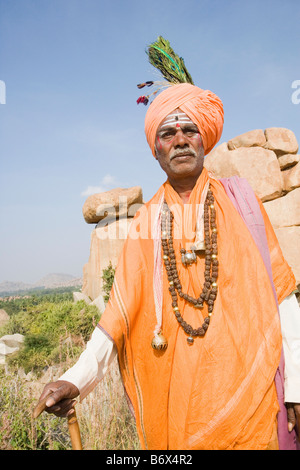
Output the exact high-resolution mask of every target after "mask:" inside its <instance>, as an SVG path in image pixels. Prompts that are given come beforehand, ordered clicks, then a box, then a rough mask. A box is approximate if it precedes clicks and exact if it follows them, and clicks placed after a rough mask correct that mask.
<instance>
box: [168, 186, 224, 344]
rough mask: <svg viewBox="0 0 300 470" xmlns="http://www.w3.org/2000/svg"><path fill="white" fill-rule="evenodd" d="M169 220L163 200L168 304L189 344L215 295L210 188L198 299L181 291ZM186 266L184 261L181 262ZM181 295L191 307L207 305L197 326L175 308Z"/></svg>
mask: <svg viewBox="0 0 300 470" xmlns="http://www.w3.org/2000/svg"><path fill="white" fill-rule="evenodd" d="M173 220H174V215H173V213H172V212H171V210H170V209H169V207H168V204H167V203H166V201H164V205H163V210H162V218H161V232H162V242H161V243H162V249H163V260H164V264H165V268H166V271H167V276H168V281H169V292H170V294H171V297H172V307H173V311H174V314H175V317H176V319H177V321H178V323H179V324H180V326H181V327H182V328H183V330H184V331H185V332H186V333H187V334H188V335H189V336H188V338H187V342H188V344H190V345H191V344H193V342H194V337H196V336H204V335H205V333H206V331H207V329H208V326H209V324H210V317H211V315H212V312H213V309H214V302H215V300H216V297H217V290H218V286H217V278H218V266H219V262H218V259H217V254H218V245H217V226H216V210H215V206H214V195H213V192H212V190H211V189H210V187H209V189H208V192H207V196H206V200H205V203H204V241H205V271H204V284H203V288H202V292H201V293H200V295H199V297H198V298H194V297H192V296H191V295H188V294H186V293H184V292H183V291H182V285H181V282H180V280H179V276H178V271H177V265H176V256H175V251H174V246H173ZM180 251H181V254H182V255H185V254H186V250H185V249H184V248H182V249H181V250H180ZM185 266H187V264H185ZM177 294H178V295H179V297H181V298H183V299H184V300H186V301H187V302H188V303H189V304H191V305H193V306H194V307H195V308H200V309H202V308H203V306H204V302H206V303H207V305H208V316H207V317H206V318H205V319H204V322H203V323H202V325H201V326H200V327H199V328H193V327H192V326H191V325H189V324H188V323H187V322H186V321H184V319H183V317H182V316H181V313H180V311H179V308H178V302H177V300H178V298H177Z"/></svg>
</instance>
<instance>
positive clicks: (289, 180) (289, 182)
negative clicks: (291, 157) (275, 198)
mask: <svg viewBox="0 0 300 470" xmlns="http://www.w3.org/2000/svg"><path fill="white" fill-rule="evenodd" d="M282 176H283V189H284V191H285V192H288V191H292V190H293V189H295V188H299V186H300V163H297V165H295V166H293V167H292V168H289V169H288V170H285V171H283V172H282Z"/></svg>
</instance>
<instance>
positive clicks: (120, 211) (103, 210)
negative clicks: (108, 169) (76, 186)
mask: <svg viewBox="0 0 300 470" xmlns="http://www.w3.org/2000/svg"><path fill="white" fill-rule="evenodd" d="M142 203H143V194H142V188H141V187H140V186H134V187H132V188H128V189H122V188H116V189H112V190H111V191H106V192H104V193H99V194H92V195H91V196H89V197H88V198H87V200H86V201H85V203H84V205H83V208H82V213H83V216H84V219H85V221H86V222H87V223H88V224H97V223H98V222H99V221H100V220H102V219H104V218H111V219H115V220H116V219H117V218H122V217H133V216H134V215H135V213H136V212H137V210H138V209H139V208H140V206H141V205H142Z"/></svg>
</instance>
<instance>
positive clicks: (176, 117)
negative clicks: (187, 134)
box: [160, 112, 193, 129]
mask: <svg viewBox="0 0 300 470" xmlns="http://www.w3.org/2000/svg"><path fill="white" fill-rule="evenodd" d="M175 123H176V124H177V123H178V124H190V123H193V121H191V119H190V118H189V117H188V116H187V115H186V114H185V113H181V112H175V113H171V114H169V115H168V116H167V117H166V119H165V120H164V121H163V122H162V125H161V126H160V129H162V128H163V127H166V126H170V125H172V124H175Z"/></svg>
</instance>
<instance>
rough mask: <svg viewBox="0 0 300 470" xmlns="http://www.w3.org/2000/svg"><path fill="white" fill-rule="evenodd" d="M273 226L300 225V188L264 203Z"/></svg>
mask: <svg viewBox="0 0 300 470" xmlns="http://www.w3.org/2000/svg"><path fill="white" fill-rule="evenodd" d="M264 208H265V209H266V212H267V214H268V216H269V219H270V222H271V224H272V225H273V228H279V227H291V226H293V225H300V188H297V189H295V190H294V191H291V192H290V193H288V194H286V195H285V196H283V197H280V198H278V199H274V200H273V201H268V202H265V203H264Z"/></svg>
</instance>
